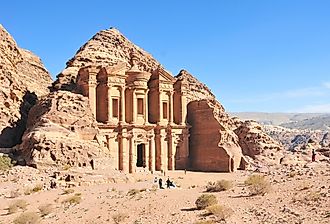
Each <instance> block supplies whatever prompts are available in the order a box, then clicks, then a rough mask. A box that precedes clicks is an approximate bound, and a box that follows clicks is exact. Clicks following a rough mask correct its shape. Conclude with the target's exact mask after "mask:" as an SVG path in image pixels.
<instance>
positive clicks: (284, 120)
mask: <svg viewBox="0 0 330 224" xmlns="http://www.w3.org/2000/svg"><path fill="white" fill-rule="evenodd" d="M230 114H231V115H232V116H235V117H239V118H240V119H242V120H254V121H257V122H258V123H260V124H263V125H275V126H282V127H287V128H295V129H312V130H328V127H330V115H329V114H325V113H263V112H238V113H230Z"/></svg>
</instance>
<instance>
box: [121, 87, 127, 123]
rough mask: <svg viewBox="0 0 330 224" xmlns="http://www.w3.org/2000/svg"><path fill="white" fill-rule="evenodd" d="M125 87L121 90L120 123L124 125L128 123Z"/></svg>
mask: <svg viewBox="0 0 330 224" xmlns="http://www.w3.org/2000/svg"><path fill="white" fill-rule="evenodd" d="M125 115H126V113H125V87H124V86H122V87H121V88H120V121H121V123H122V124H124V123H126V119H125Z"/></svg>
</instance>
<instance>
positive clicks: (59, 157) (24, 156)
mask: <svg viewBox="0 0 330 224" xmlns="http://www.w3.org/2000/svg"><path fill="white" fill-rule="evenodd" d="M97 134H98V128H97V127H96V125H95V119H94V117H93V115H92V112H91V110H90V107H89V105H88V100H87V98H85V97H83V96H81V95H79V94H75V93H70V92H66V91H57V92H53V93H50V94H49V95H47V96H45V97H44V98H43V99H41V100H40V101H39V102H38V104H37V105H36V106H34V107H33V108H32V109H31V110H30V113H29V119H28V124H27V130H26V132H25V134H24V136H23V139H22V140H23V142H22V144H21V145H20V146H19V148H18V153H19V154H20V157H21V158H20V159H21V160H24V161H25V162H26V164H27V165H31V166H35V167H42V166H45V165H46V166H60V167H61V166H62V167H63V166H65V165H70V166H91V161H92V160H93V159H95V158H97V157H98V156H106V155H105V153H104V151H103V150H104V148H103V147H101V145H100V143H101V142H98V141H97V138H96V135H97Z"/></svg>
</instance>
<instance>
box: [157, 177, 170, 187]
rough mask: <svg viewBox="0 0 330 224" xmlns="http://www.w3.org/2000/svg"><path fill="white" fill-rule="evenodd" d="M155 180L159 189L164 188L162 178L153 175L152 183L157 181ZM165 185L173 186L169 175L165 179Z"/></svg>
mask: <svg viewBox="0 0 330 224" xmlns="http://www.w3.org/2000/svg"><path fill="white" fill-rule="evenodd" d="M157 182H158V185H159V189H164V186H163V179H162V178H159V179H157V177H155V180H154V183H157ZM166 187H167V188H175V184H174V183H173V181H171V180H170V177H168V178H167V180H166Z"/></svg>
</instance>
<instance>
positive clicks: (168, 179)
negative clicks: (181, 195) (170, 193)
mask: <svg viewBox="0 0 330 224" xmlns="http://www.w3.org/2000/svg"><path fill="white" fill-rule="evenodd" d="M171 183H172V182H171V181H170V177H168V178H167V181H166V186H167V188H170V187H171Z"/></svg>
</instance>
